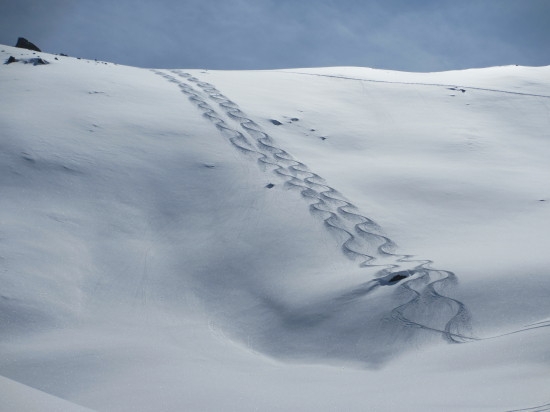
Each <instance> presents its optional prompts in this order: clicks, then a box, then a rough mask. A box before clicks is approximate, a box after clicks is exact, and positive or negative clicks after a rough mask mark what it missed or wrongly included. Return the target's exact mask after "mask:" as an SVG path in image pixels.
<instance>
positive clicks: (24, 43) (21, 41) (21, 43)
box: [15, 37, 42, 52]
mask: <svg viewBox="0 0 550 412" xmlns="http://www.w3.org/2000/svg"><path fill="white" fill-rule="evenodd" d="M15 47H19V48H20V49H27V50H33V51H37V52H39V51H42V50H40V49H39V48H38V47H37V46H36V45H34V44H33V43H31V42H30V41H28V40H27V39H25V38H24V37H19V38H18V39H17V44H16V45H15Z"/></svg>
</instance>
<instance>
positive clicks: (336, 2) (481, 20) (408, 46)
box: [0, 0, 550, 72]
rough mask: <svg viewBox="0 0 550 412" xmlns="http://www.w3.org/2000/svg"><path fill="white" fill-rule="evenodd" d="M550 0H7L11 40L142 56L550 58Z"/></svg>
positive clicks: (277, 62) (478, 62)
mask: <svg viewBox="0 0 550 412" xmlns="http://www.w3.org/2000/svg"><path fill="white" fill-rule="evenodd" d="M549 22H550V0H452V1H451V0H376V1H374V0H373V1H369V0H155V1H148V0H116V1H113V0H1V1H0V43H1V44H7V45H12V46H13V45H15V42H16V41H17V38H18V37H25V38H27V39H29V40H30V41H31V42H33V43H35V44H36V45H37V46H38V47H40V48H41V49H42V50H43V51H47V52H51V53H65V54H68V55H70V56H75V57H83V58H89V59H98V60H104V61H111V62H115V63H119V64H128V65H132V66H139V67H161V68H206V69H228V70H233V69H276V68H295V67H321V66H366V67H374V68H381V69H389V70H404V71H418V72H431V71H442V70H455V69H465V68H472V67H488V66H500V65H508V64H519V65H526V66H546V65H550V24H549Z"/></svg>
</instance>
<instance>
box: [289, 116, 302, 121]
mask: <svg viewBox="0 0 550 412" xmlns="http://www.w3.org/2000/svg"><path fill="white" fill-rule="evenodd" d="M298 120H300V119H298V118H297V117H293V118H292V119H290V121H291V122H297V121H298Z"/></svg>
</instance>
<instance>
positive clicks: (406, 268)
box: [154, 70, 473, 361]
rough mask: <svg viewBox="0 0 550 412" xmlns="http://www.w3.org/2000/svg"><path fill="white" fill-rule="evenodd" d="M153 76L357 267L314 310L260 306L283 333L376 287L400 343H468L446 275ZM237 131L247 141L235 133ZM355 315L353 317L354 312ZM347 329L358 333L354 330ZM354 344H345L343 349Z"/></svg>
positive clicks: (285, 157) (242, 119)
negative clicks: (389, 293)
mask: <svg viewBox="0 0 550 412" xmlns="http://www.w3.org/2000/svg"><path fill="white" fill-rule="evenodd" d="M154 72H155V73H156V74H159V75H161V76H163V77H164V78H166V79H167V80H168V81H170V82H173V83H175V84H177V85H178V86H179V87H180V89H181V91H182V92H183V93H184V94H186V95H187V96H188V97H189V99H190V100H191V101H192V102H193V103H194V104H195V105H196V106H197V107H198V108H199V109H200V110H201V111H202V112H203V115H204V116H205V117H206V118H207V119H209V120H211V121H212V122H213V123H214V124H215V125H216V127H217V128H218V129H219V130H220V131H221V132H222V133H223V134H224V135H225V136H226V137H227V138H228V139H229V141H230V142H231V143H232V145H233V146H234V147H235V148H237V149H238V150H239V151H241V152H243V153H246V154H249V155H254V156H255V157H256V159H257V162H258V163H259V165H260V166H261V167H262V168H263V169H266V168H269V169H271V170H272V172H273V173H275V174H276V175H277V176H279V177H280V178H282V179H283V180H284V185H285V186H286V187H287V188H288V189H295V190H298V191H299V192H300V194H301V196H302V197H303V198H304V199H306V200H307V201H308V203H309V208H310V212H311V213H312V214H313V215H315V216H318V217H320V218H321V220H322V222H323V224H324V225H325V227H326V228H327V229H328V230H329V231H330V232H332V233H333V234H334V235H335V237H336V238H337V239H338V240H339V241H340V244H341V250H342V252H343V253H344V254H345V255H346V256H347V257H349V258H350V259H357V260H359V261H360V266H361V267H363V268H365V272H366V277H367V280H366V282H365V283H363V284H361V285H359V286H357V287H356V288H355V289H353V290H349V291H346V292H345V293H343V294H342V295H339V296H333V297H330V298H327V299H326V300H323V301H320V302H316V303H315V305H313V307H308V308H301V309H300V310H296V311H292V310H290V309H289V308H286V307H284V306H282V305H281V304H280V303H278V302H275V301H274V300H273V299H271V298H266V299H265V300H264V302H263V304H264V306H265V307H266V308H268V310H269V311H271V312H272V313H277V314H278V317H279V318H281V319H283V324H284V325H285V326H284V327H286V328H288V329H290V330H294V333H296V331H297V326H298V325H301V326H302V327H303V328H304V329H306V330H307V329H308V327H311V326H312V325H318V324H320V323H323V322H329V321H330V318H335V317H337V316H335V315H334V314H335V313H338V312H342V311H345V310H349V308H347V307H348V306H349V305H350V304H351V303H356V306H359V304H358V302H360V300H361V298H363V297H365V296H367V295H372V294H373V293H374V292H375V290H377V289H379V288H381V287H389V288H395V292H394V299H395V301H396V303H398V304H397V305H396V306H395V307H394V308H393V309H390V310H389V311H387V312H386V313H384V312H381V313H379V314H378V322H380V321H381V322H382V324H383V325H386V326H385V327H390V328H398V329H402V330H404V331H408V332H407V334H406V335H407V336H409V337H410V333H413V334H414V331H425V332H432V333H436V334H440V335H441V336H443V337H444V338H445V339H446V340H447V341H449V342H452V343H459V342H464V341H468V340H471V339H473V338H471V337H468V336H465V335H464V334H463V333H464V332H463V331H464V330H466V329H467V328H468V324H469V315H468V311H467V309H466V307H465V305H464V304H463V303H462V302H460V301H458V300H456V299H453V298H451V297H448V296H446V295H445V294H444V293H443V290H444V289H446V288H448V287H449V286H452V285H454V284H456V276H455V274H454V273H452V272H450V271H443V270H438V269H434V268H432V267H431V265H432V263H433V262H432V261H430V260H418V259H415V258H414V257H413V256H412V255H406V254H399V253H396V252H395V250H396V244H395V242H393V241H392V240H391V239H389V238H388V237H386V236H385V235H383V233H382V230H381V228H380V227H379V225H377V224H376V223H375V222H374V221H373V220H372V219H370V218H368V217H366V216H364V215H362V214H361V213H360V212H359V210H358V208H357V207H356V206H355V205H353V204H352V203H351V202H350V201H348V200H347V199H346V198H345V197H344V196H343V195H342V194H341V193H339V192H338V191H337V190H336V189H334V188H333V187H331V186H329V185H328V184H327V183H326V181H325V180H324V179H323V178H322V177H321V176H319V175H317V174H316V173H313V172H311V171H310V170H309V168H308V167H307V165H305V164H304V163H302V162H300V161H297V160H296V159H294V158H293V157H292V156H291V155H290V154H289V153H288V152H286V151H285V150H283V149H281V148H279V147H277V146H276V144H275V142H274V140H273V139H272V138H271V136H269V135H268V134H267V133H266V132H264V131H263V130H262V129H261V127H260V126H259V125H258V124H257V123H256V122H254V121H253V120H252V119H250V118H249V117H248V116H247V115H246V114H245V113H244V112H242V111H241V110H240V108H239V107H238V105H237V104H236V103H235V102H233V101H231V100H230V99H229V98H227V97H226V96H224V95H223V94H222V93H221V92H220V91H219V90H217V89H216V88H215V87H214V86H213V85H212V84H209V83H206V82H202V81H200V80H199V79H197V78H195V77H193V76H191V75H190V74H188V73H184V72H180V71H176V70H174V71H172V73H173V74H176V75H178V76H179V77H180V78H183V79H185V80H186V81H188V82H190V83H193V84H196V86H198V87H199V88H200V90H202V91H203V92H204V93H205V95H206V96H207V98H208V99H210V100H212V101H213V102H215V103H217V104H218V105H219V107H220V108H221V109H222V111H223V113H224V114H225V115H226V116H227V118H228V119H232V120H234V121H235V125H232V126H230V125H228V123H227V122H226V121H224V120H223V118H222V116H220V115H219V114H218V113H217V112H216V111H215V110H214V109H213V108H212V107H211V106H210V105H209V104H208V103H207V102H206V100H205V99H204V98H203V97H201V95H200V94H199V92H198V91H196V90H195V89H194V88H193V87H191V86H190V85H189V84H187V83H185V82H182V81H180V80H178V79H176V78H175V77H174V76H172V75H170V74H166V73H164V72H161V71H154ZM239 126H240V127H242V129H243V130H244V132H245V133H246V134H247V135H248V138H247V137H245V136H244V135H243V133H241V132H239V131H238V130H237V128H238V127H239ZM369 278H371V279H370V280H368V279H369ZM356 309H357V310H360V309H359V308H358V307H357V308H356ZM300 311H301V312H300ZM388 312H389V313H388ZM374 318H376V317H374ZM332 321H333V320H332ZM393 322H396V323H393ZM391 324H394V326H391ZM347 327H350V325H348V326H347ZM355 327H357V328H361V327H365V325H364V324H362V322H358V323H357V324H356V325H355ZM403 328H404V329H403ZM247 333H250V332H247ZM394 333H395V332H394ZM372 340H374V341H376V339H372ZM405 340H406V339H405ZM356 344H357V343H356V342H355V343H354V342H353V341H351V342H349V345H351V346H354V345H356ZM338 350H339V351H341V352H343V353H345V354H344V356H346V357H349V356H350V354H349V353H346V352H347V351H348V349H346V348H342V347H340V348H339V349H338ZM271 351H273V348H271ZM355 352H357V353H356V356H364V355H358V354H359V353H360V352H361V351H358V350H357V349H355ZM371 361H372V360H371Z"/></svg>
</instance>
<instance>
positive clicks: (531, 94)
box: [271, 70, 550, 99]
mask: <svg viewBox="0 0 550 412" xmlns="http://www.w3.org/2000/svg"><path fill="white" fill-rule="evenodd" d="M271 71H273V72H276V73H292V74H301V75H304V76H319V77H330V78H333V79H343V80H357V81H362V82H371V83H388V84H406V85H416V86H436V87H453V88H462V89H466V90H468V89H469V90H481V91H485V92H493V93H506V94H516V95H520V96H531V97H543V98H546V99H550V96H546V95H544V94H533V93H522V92H512V91H509V90H498V89H485V88H483V87H470V86H460V85H457V84H443V83H417V82H398V81H391V80H373V79H360V78H357V77H346V76H337V75H334V74H320V73H303V72H292V71H286V70H285V71H278V70H271Z"/></svg>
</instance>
